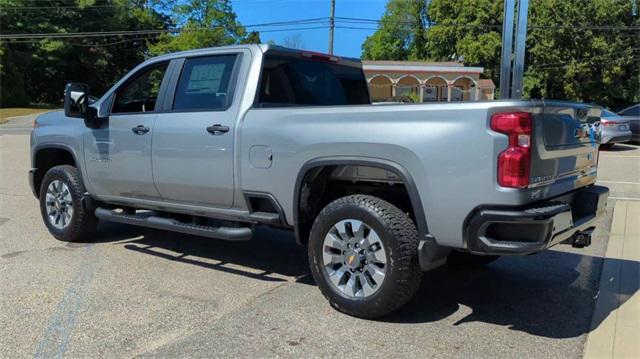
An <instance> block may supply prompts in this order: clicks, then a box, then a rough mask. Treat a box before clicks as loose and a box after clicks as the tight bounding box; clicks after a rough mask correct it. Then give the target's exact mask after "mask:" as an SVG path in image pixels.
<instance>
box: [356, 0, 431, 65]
mask: <svg viewBox="0 0 640 359" xmlns="http://www.w3.org/2000/svg"><path fill="white" fill-rule="evenodd" d="M426 25H427V6H426V2H425V1H424V0H392V1H389V2H388V3H387V7H386V10H385V12H384V15H382V19H380V30H378V31H376V32H375V33H374V34H373V35H372V36H370V37H368V38H367V39H366V40H365V42H364V44H363V45H362V58H363V59H366V60H405V59H411V60H413V59H422V58H424V57H425V56H426V53H425V27H426Z"/></svg>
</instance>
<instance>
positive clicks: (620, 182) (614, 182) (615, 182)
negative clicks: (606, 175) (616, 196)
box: [598, 181, 640, 184]
mask: <svg viewBox="0 0 640 359" xmlns="http://www.w3.org/2000/svg"><path fill="white" fill-rule="evenodd" d="M598 182H599V183H613V184H640V182H624V181H598Z"/></svg>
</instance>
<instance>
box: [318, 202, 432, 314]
mask: <svg viewBox="0 0 640 359" xmlns="http://www.w3.org/2000/svg"><path fill="white" fill-rule="evenodd" d="M417 248H418V231H417V230H416V227H415V225H414V224H413V221H412V220H411V218H410V217H409V216H408V215H407V214H406V213H403V212H402V211H401V210H400V209H398V208H397V207H395V206H394V205H392V204H390V203H388V202H386V201H383V200H381V199H379V198H377V197H373V196H366V195H352V196H347V197H343V198H340V199H337V200H335V201H333V202H331V203H329V204H328V205H327V206H326V207H325V208H324V209H323V210H322V211H321V212H320V214H319V215H318V217H317V218H316V220H315V222H314V224H313V227H312V229H311V235H310V237H309V263H310V265H311V272H312V274H313V277H314V279H315V281H316V283H317V284H318V286H319V287H320V290H321V291H322V294H323V295H324V296H325V297H326V298H327V299H328V300H329V302H330V303H331V305H332V306H333V307H335V308H336V309H338V310H339V311H342V312H344V313H347V314H350V315H353V316H356V317H362V318H375V317H379V316H382V315H385V314H388V313H390V312H392V311H394V310H396V309H398V308H399V307H400V306H402V305H403V304H405V303H406V302H408V301H409V300H410V299H411V297H413V295H414V293H415V292H416V290H417V289H418V287H419V285H420V280H421V278H422V272H421V270H420V266H419V264H418V249H417Z"/></svg>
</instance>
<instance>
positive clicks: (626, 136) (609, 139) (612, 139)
mask: <svg viewBox="0 0 640 359" xmlns="http://www.w3.org/2000/svg"><path fill="white" fill-rule="evenodd" d="M627 141H631V131H628V132H626V133H621V134H613V135H611V136H603V137H602V140H601V142H600V143H602V144H606V143H620V142H627Z"/></svg>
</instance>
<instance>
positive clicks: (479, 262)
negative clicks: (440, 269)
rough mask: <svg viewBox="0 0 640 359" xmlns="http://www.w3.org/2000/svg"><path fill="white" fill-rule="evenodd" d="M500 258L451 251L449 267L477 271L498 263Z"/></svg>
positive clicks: (448, 259)
mask: <svg viewBox="0 0 640 359" xmlns="http://www.w3.org/2000/svg"><path fill="white" fill-rule="evenodd" d="M498 258H500V256H481V255H475V254H471V253H464V252H458V251H451V253H449V256H448V257H447V265H448V266H449V267H452V268H457V269H476V268H480V267H484V266H486V265H488V264H489V263H492V262H494V261H496V260H497V259H498Z"/></svg>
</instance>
